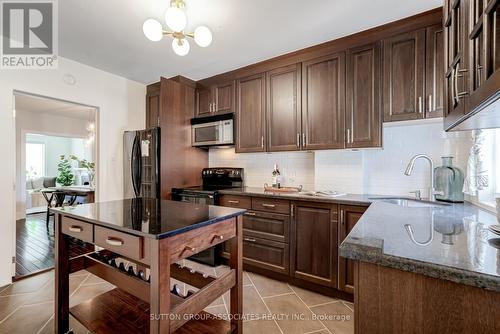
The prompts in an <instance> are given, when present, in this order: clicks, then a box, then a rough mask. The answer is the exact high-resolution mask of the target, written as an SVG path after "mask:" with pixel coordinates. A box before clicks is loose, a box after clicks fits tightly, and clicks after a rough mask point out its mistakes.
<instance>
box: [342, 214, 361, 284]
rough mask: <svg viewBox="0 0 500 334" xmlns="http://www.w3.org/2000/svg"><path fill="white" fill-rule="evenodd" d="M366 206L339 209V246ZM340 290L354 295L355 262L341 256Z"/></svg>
mask: <svg viewBox="0 0 500 334" xmlns="http://www.w3.org/2000/svg"><path fill="white" fill-rule="evenodd" d="M366 209H367V208H366V207H364V206H352V205H341V206H340V207H339V213H340V219H339V242H338V244H339V246H340V244H341V243H342V241H344V239H345V238H346V237H347V235H348V234H349V232H351V230H352V229H353V227H354V225H356V223H357V222H358V220H359V219H360V218H361V216H362V215H363V213H365V211H366ZM338 289H339V290H342V291H345V292H348V293H354V262H353V261H351V260H347V259H345V258H343V257H340V256H339V286H338Z"/></svg>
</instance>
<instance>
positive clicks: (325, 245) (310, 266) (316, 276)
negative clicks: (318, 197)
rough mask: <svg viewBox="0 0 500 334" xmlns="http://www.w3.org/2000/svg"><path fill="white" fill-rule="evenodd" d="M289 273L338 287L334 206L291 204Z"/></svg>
mask: <svg viewBox="0 0 500 334" xmlns="http://www.w3.org/2000/svg"><path fill="white" fill-rule="evenodd" d="M294 206H295V208H294V209H295V210H294V218H293V224H292V239H291V248H292V251H291V274H292V275H293V276H294V277H296V278H300V279H303V280H306V281H310V282H313V283H316V284H321V285H325V286H329V287H337V254H338V242H337V205H332V204H324V203H307V202H297V203H294Z"/></svg>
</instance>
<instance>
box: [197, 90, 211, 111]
mask: <svg viewBox="0 0 500 334" xmlns="http://www.w3.org/2000/svg"><path fill="white" fill-rule="evenodd" d="M211 113H212V90H211V89H210V88H198V89H197V90H196V116H208V115H210V114H211Z"/></svg>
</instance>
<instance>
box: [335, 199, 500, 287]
mask: <svg viewBox="0 0 500 334" xmlns="http://www.w3.org/2000/svg"><path fill="white" fill-rule="evenodd" d="M494 224H498V222H497V218H496V216H495V215H494V214H492V213H490V212H488V211H485V210H482V209H480V208H478V207H476V206H473V205H471V204H467V203H466V204H453V205H449V206H432V207H403V206H400V205H397V204H392V203H388V202H384V201H375V202H374V203H373V204H372V205H371V206H370V207H369V208H368V210H367V211H366V212H365V214H364V215H363V216H362V217H361V219H360V220H359V221H358V223H357V224H356V225H355V226H354V228H353V230H352V231H351V232H350V233H349V235H348V236H347V237H346V239H345V240H344V241H343V242H342V244H341V245H340V255H341V256H343V257H345V258H349V259H352V260H359V261H363V262H369V263H374V264H378V265H381V266H386V267H390V268H395V269H399V270H403V271H410V272H415V273H418V274H422V275H426V276H430V277H434V278H438V279H446V280H450V281H453V282H456V283H461V284H466V285H471V286H475V287H479V288H485V289H488V290H493V291H500V236H498V235H496V234H494V233H492V232H491V231H489V229H488V226H490V225H494ZM408 226H411V230H412V231H413V237H412V236H411V235H410V234H411V233H409V231H408V229H409V228H408Z"/></svg>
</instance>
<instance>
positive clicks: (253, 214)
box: [244, 212, 256, 217]
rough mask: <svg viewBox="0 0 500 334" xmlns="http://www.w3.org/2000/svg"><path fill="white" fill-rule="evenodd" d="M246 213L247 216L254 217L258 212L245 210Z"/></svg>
mask: <svg viewBox="0 0 500 334" xmlns="http://www.w3.org/2000/svg"><path fill="white" fill-rule="evenodd" d="M244 215H245V216H252V217H253V216H255V215H256V213H255V212H245V213H244Z"/></svg>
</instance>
